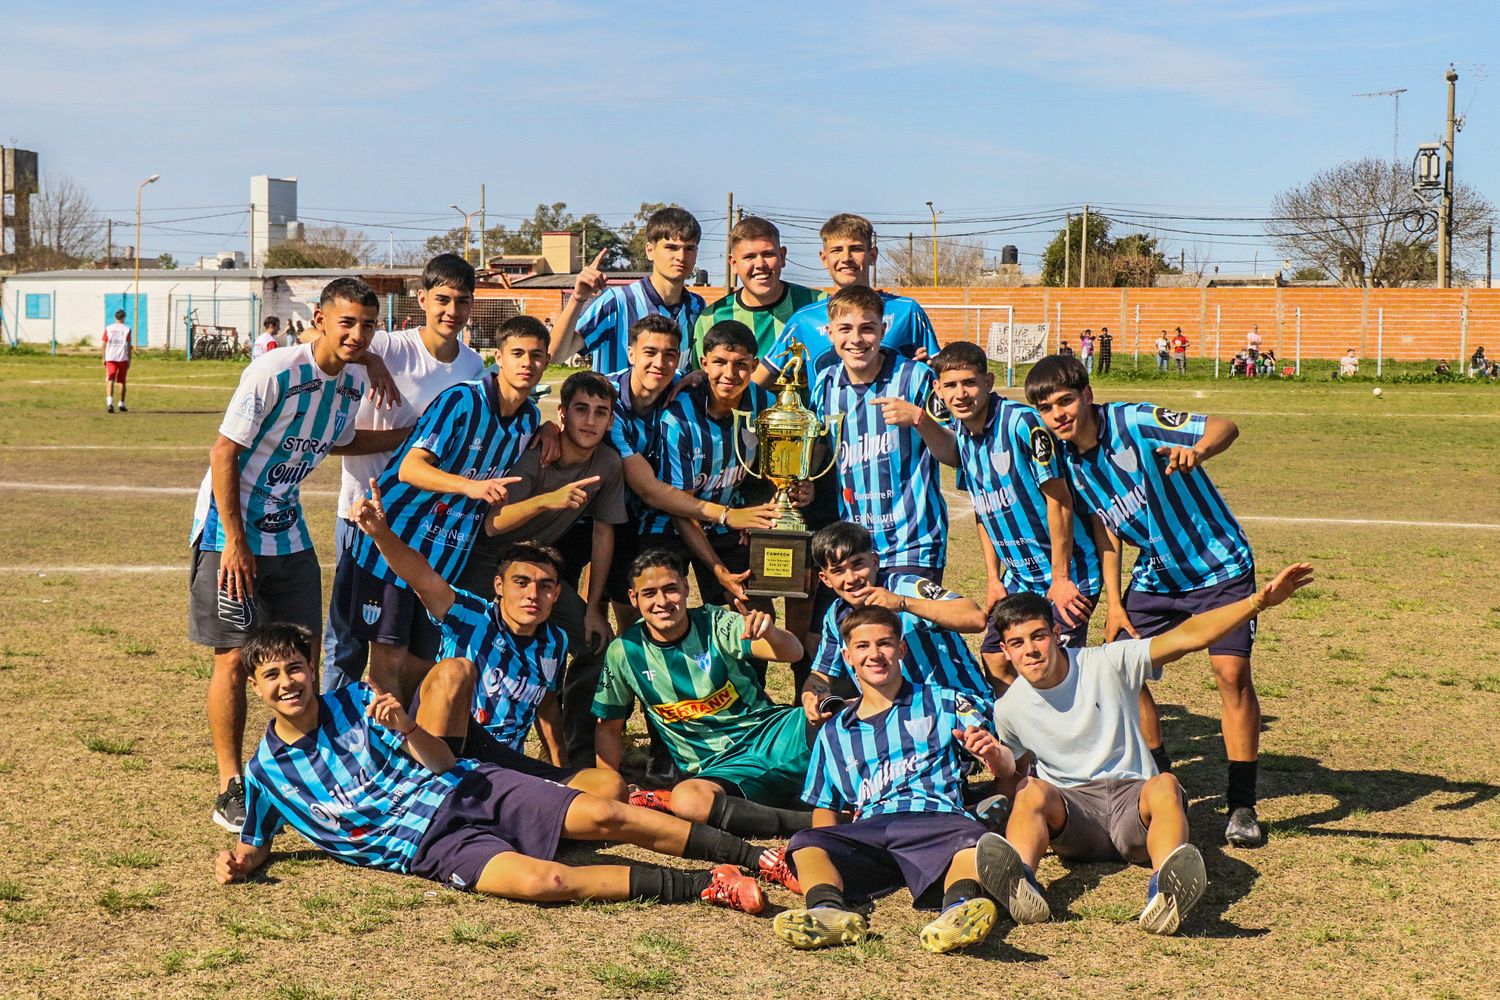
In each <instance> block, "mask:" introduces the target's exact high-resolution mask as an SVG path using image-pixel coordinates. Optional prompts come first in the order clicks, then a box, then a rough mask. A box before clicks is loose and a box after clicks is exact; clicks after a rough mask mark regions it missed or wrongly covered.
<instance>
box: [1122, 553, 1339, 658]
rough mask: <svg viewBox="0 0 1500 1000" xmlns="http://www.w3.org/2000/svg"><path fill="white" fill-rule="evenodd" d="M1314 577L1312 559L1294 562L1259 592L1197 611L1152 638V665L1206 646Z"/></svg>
mask: <svg viewBox="0 0 1500 1000" xmlns="http://www.w3.org/2000/svg"><path fill="white" fill-rule="evenodd" d="M1312 579H1313V568H1312V564H1311V563H1292V564H1291V565H1290V566H1288V567H1287V568H1286V569H1284V570H1282V571H1281V572H1280V573H1277V574H1276V578H1275V579H1274V580H1272V581H1271V582H1270V583H1268V584H1266V585H1265V586H1264V587H1262V588H1261V589H1260V591H1259V592H1258V593H1255V594H1251V595H1250V596H1249V597H1247V598H1245V599H1244V600H1242V601H1235V602H1234V603H1233V604H1226V605H1224V606H1223V607H1221V608H1214V609H1213V610H1212V611H1205V612H1204V613H1203V614H1201V615H1194V616H1193V617H1191V618H1189V619H1188V620H1187V621H1185V622H1183V623H1182V624H1181V625H1178V626H1177V627H1176V628H1174V629H1171V630H1169V631H1167V632H1163V633H1162V634H1161V635H1159V636H1156V637H1155V638H1153V639H1152V640H1151V665H1152V666H1153V667H1156V668H1160V667H1161V666H1162V665H1163V664H1167V663H1171V662H1172V661H1173V660H1177V659H1181V658H1182V657H1184V656H1186V655H1187V654H1189V653H1196V652H1197V651H1198V650H1200V649H1207V648H1208V647H1209V646H1211V645H1213V644H1214V643H1215V642H1217V641H1218V640H1219V639H1221V638H1223V637H1224V636H1226V635H1228V634H1229V633H1230V632H1233V631H1234V630H1235V629H1237V628H1239V627H1240V626H1241V625H1243V624H1245V623H1246V622H1247V621H1249V620H1250V619H1251V618H1254V617H1255V616H1256V615H1258V614H1260V613H1261V612H1262V611H1265V610H1267V609H1268V608H1274V607H1276V606H1277V605H1278V604H1280V603H1282V602H1283V601H1285V600H1286V599H1287V598H1289V597H1291V596H1292V595H1293V594H1294V593H1296V592H1297V591H1299V590H1301V589H1302V588H1303V587H1305V586H1307V585H1308V584H1309V583H1312Z"/></svg>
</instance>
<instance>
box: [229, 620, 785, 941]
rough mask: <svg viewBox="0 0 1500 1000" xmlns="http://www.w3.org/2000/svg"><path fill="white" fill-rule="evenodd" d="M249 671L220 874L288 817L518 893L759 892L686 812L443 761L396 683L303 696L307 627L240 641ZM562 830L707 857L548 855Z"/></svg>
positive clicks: (729, 845) (307, 832)
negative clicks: (574, 859) (246, 725)
mask: <svg viewBox="0 0 1500 1000" xmlns="http://www.w3.org/2000/svg"><path fill="white" fill-rule="evenodd" d="M242 655H243V657H244V662H245V665H246V668H247V669H248V671H249V675H250V685H251V687H252V689H253V690H254V691H255V693H256V694H257V695H259V696H260V698H261V700H262V701H264V702H265V703H266V707H267V708H269V709H270V711H271V722H270V724H269V725H268V726H267V727H266V735H265V739H264V740H262V741H261V745H260V749H259V751H258V752H257V753H256V755H255V757H254V759H252V760H251V762H250V766H249V768H248V769H247V772H246V781H245V785H246V813H247V815H246V819H245V825H244V829H243V830H242V831H241V833H240V841H239V843H238V844H236V845H235V847H234V849H233V850H229V851H221V852H220V853H219V855H218V858H217V859H216V861H215V874H216V875H217V878H218V880H219V882H220V883H221V884H227V883H230V882H240V881H243V880H244V879H246V878H248V877H249V876H250V875H251V873H253V872H254V871H255V870H256V869H257V868H259V867H260V866H261V865H263V864H265V863H266V860H267V859H268V858H269V857H270V853H271V840H272V838H273V837H275V836H276V834H277V833H278V832H279V831H280V830H281V828H282V827H283V826H284V825H290V826H291V827H292V828H293V829H294V830H296V831H297V833H299V834H301V835H302V837H304V838H305V839H306V840H307V841H308V842H310V843H311V844H312V845H313V846H314V847H316V848H318V849H319V850H321V851H323V852H325V853H327V854H329V855H331V856H332V857H334V858H335V859H337V860H339V861H343V862H346V863H348V864H353V865H359V866H362V867H368V868H382V869H385V870H387V871H394V872H400V873H402V874H412V875H418V876H421V877H423V878H427V879H431V880H433V881H435V882H444V883H447V884H448V885H450V886H452V887H453V888H455V889H461V890H465V891H474V892H482V893H485V894H486V895H491V896H503V897H506V898H509V899H518V900H526V901H529V902H537V903H543V902H563V901H568V900H582V899H594V900H601V901H603V900H626V899H640V900H656V901H658V902H662V903H685V902H691V901H693V900H698V899H701V900H705V901H708V902H712V903H716V904H718V905H721V906H727V907H729V908H731V909H736V910H741V911H743V912H746V913H757V912H759V911H760V910H761V909H762V908H763V907H764V905H765V898H764V895H763V894H762V892H761V890H760V887H759V885H758V884H757V883H756V881H755V879H753V878H751V877H749V876H746V875H744V874H742V873H741V872H740V870H739V868H738V867H737V866H743V865H745V864H749V865H750V866H752V867H754V866H757V865H758V863H759V861H758V859H759V856H760V853H761V852H760V851H759V850H758V849H756V848H755V847H752V846H751V845H750V844H747V843H746V842H745V841H743V840H740V839H739V838H737V837H732V836H730V835H729V834H727V833H724V832H722V831H719V830H714V829H711V828H709V827H706V826H702V825H700V824H696V823H689V822H687V821H686V820H682V819H678V818H676V817H675V816H665V815H662V814H661V813H657V812H652V811H651V810H648V809H637V808H635V807H633V806H628V805H625V804H624V803H621V802H611V801H609V800H608V799H602V798H599V797H597V796H594V795H589V794H587V793H585V792H580V791H579V790H577V789H574V788H567V787H565V786H563V785H558V784H555V783H553V782H551V781H546V780H544V779H541V778H535V777H531V776H529V775H525V774H521V773H519V772H516V771H511V770H507V769H505V768H501V767H495V766H493V765H489V764H481V763H478V762H476V761H472V760H457V759H455V758H454V756H453V752H452V751H451V750H450V749H449V748H448V745H447V744H446V743H445V742H443V740H442V739H440V738H438V737H437V736H434V735H432V734H431V733H430V732H428V731H427V730H426V729H425V728H424V726H423V725H422V721H421V720H422V719H425V717H426V711H425V706H424V710H423V711H419V713H418V716H419V718H418V719H415V720H414V719H412V718H411V716H409V715H407V713H406V711H405V710H404V709H403V708H402V707H401V703H400V702H399V701H398V700H397V699H396V697H395V696H394V695H392V694H390V693H388V692H384V691H380V690H379V689H377V688H374V687H371V686H370V685H368V684H364V683H356V684H350V685H348V686H347V687H343V688H340V689H338V690H337V691H332V692H329V693H328V694H325V695H322V696H319V695H318V679H317V674H316V671H315V670H314V669H313V667H312V657H313V635H312V633H311V632H310V631H309V630H308V629H306V628H304V627H302V626H300V625H292V624H286V623H278V624H274V625H269V626H266V627H265V628H262V629H260V630H259V631H257V632H255V633H253V634H252V635H251V636H250V638H249V639H248V640H246V642H245V645H244V647H243V650H242ZM564 839H568V840H588V841H599V840H618V841H624V842H626V843H630V844H635V845H637V846H640V847H645V848H648V849H650V850H654V851H657V852H658V853H662V854H672V855H675V856H679V857H691V858H699V859H703V860H712V861H715V862H718V864H717V867H714V868H712V869H709V870H707V871H682V870H680V869H675V868H663V867H659V866H654V865H587V866H578V867H574V866H571V865H565V864H560V863H558V862H557V861H556V860H554V859H555V858H556V856H557V852H558V848H559V847H560V846H561V843H562V841H563V840H564Z"/></svg>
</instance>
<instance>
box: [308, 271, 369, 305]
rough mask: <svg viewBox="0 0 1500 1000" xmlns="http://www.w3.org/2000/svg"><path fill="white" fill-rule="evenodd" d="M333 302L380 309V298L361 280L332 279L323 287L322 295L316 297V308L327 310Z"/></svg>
mask: <svg viewBox="0 0 1500 1000" xmlns="http://www.w3.org/2000/svg"><path fill="white" fill-rule="evenodd" d="M335 302H353V303H354V304H355V305H357V306H374V307H375V308H376V309H379V308H380V297H379V296H378V295H376V294H375V289H373V288H371V287H370V286H369V285H367V284H365V282H364V280H363V279H362V278H334V279H333V280H332V281H330V282H329V283H328V284H326V285H324V286H323V294H322V295H320V296H318V308H319V309H324V308H327V307H328V306H330V305H332V304H333V303H335Z"/></svg>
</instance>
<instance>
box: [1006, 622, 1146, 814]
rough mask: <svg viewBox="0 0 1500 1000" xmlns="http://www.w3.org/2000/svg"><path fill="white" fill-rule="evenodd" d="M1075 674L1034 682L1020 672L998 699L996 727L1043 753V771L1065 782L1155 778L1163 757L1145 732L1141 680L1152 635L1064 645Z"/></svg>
mask: <svg viewBox="0 0 1500 1000" xmlns="http://www.w3.org/2000/svg"><path fill="white" fill-rule="evenodd" d="M1064 652H1066V653H1067V654H1068V676H1067V677H1065V678H1064V679H1063V681H1062V683H1060V684H1058V685H1057V686H1056V687H1050V688H1046V689H1045V690H1043V689H1040V688H1034V687H1032V686H1031V684H1030V683H1028V682H1027V680H1026V678H1025V677H1017V678H1016V680H1015V681H1014V682H1013V683H1012V684H1011V686H1010V689H1009V690H1008V691H1006V692H1005V694H1004V695H1003V696H1002V697H1001V698H1000V700H999V701H997V702H995V733H996V735H997V736H999V737H1000V740H1001V742H1003V743H1004V744H1005V745H1006V746H1007V747H1009V748H1010V749H1011V751H1012V752H1013V753H1014V754H1015V755H1016V756H1017V757H1019V756H1021V754H1023V753H1025V752H1026V751H1027V750H1030V751H1031V752H1032V753H1034V754H1036V771H1037V776H1038V777H1040V778H1041V779H1042V780H1043V781H1047V782H1050V783H1052V784H1054V785H1057V786H1059V787H1061V788H1067V787H1070V786H1072V785H1081V784H1084V783H1085V782H1089V781H1097V780H1099V779H1101V778H1150V777H1153V776H1154V775H1155V774H1156V762H1155V761H1153V760H1152V759H1151V751H1150V749H1149V748H1148V747H1147V746H1146V737H1145V735H1144V734H1143V733H1142V732H1141V722H1140V708H1139V707H1138V704H1137V699H1138V698H1139V697H1140V693H1141V685H1143V684H1145V683H1146V680H1147V678H1148V677H1149V676H1150V674H1151V640H1150V639H1126V640H1123V641H1121V642H1109V643H1105V644H1104V645H1102V646H1087V647H1085V648H1083V649H1067V650H1064Z"/></svg>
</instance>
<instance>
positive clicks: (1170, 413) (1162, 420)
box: [1151, 406, 1189, 427]
mask: <svg viewBox="0 0 1500 1000" xmlns="http://www.w3.org/2000/svg"><path fill="white" fill-rule="evenodd" d="M1151 415H1152V416H1153V417H1155V418H1156V422H1157V423H1159V424H1161V425H1162V426H1163V427H1181V426H1182V425H1183V424H1185V423H1187V422H1188V418H1189V414H1186V413H1183V412H1182V411H1181V410H1169V409H1167V408H1166V407H1164V406H1158V407H1157V408H1156V409H1154V410H1152V411H1151Z"/></svg>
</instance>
